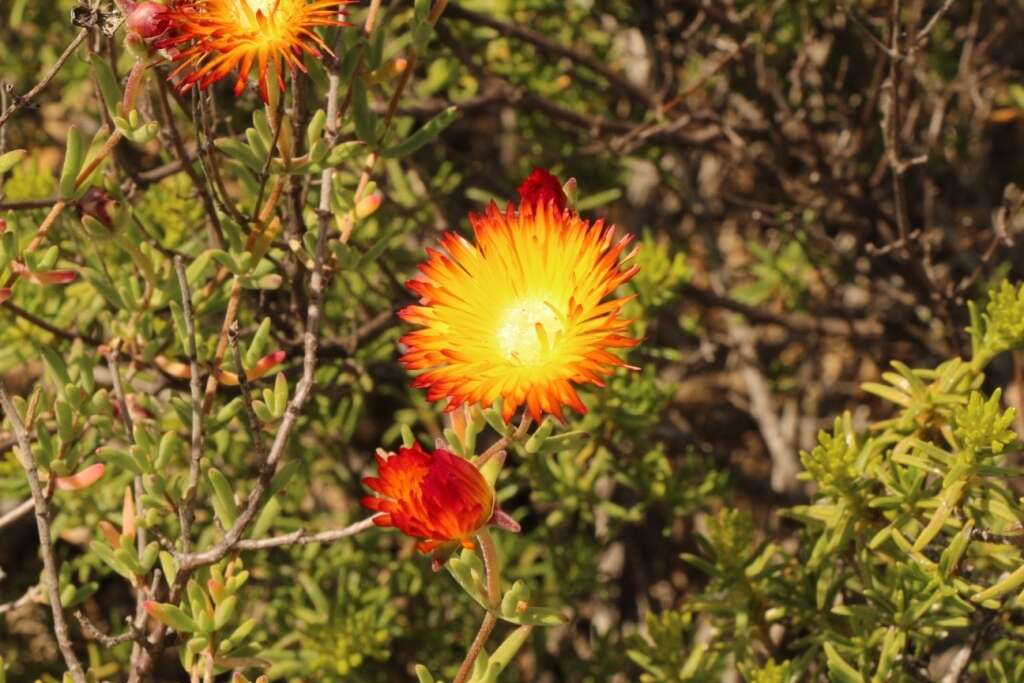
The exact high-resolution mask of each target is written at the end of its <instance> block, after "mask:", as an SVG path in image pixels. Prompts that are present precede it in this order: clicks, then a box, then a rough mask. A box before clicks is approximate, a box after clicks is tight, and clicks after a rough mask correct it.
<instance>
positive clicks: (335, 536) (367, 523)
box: [235, 515, 376, 550]
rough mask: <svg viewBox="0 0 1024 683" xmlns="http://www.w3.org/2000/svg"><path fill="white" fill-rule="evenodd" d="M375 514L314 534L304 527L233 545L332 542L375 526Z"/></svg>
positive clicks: (263, 546)
mask: <svg viewBox="0 0 1024 683" xmlns="http://www.w3.org/2000/svg"><path fill="white" fill-rule="evenodd" d="M374 517H376V515H373V516H371V517H367V518H366V519H363V520H360V521H358V522H356V523H355V524H349V525H348V526H347V527H343V528H341V529H331V530H329V531H320V532H318V533H315V534H311V533H309V532H308V531H306V530H305V529H299V530H298V531H293V532H291V533H288V534H284V535H281V536H271V537H270V538H259V539H251V540H244V541H239V542H238V543H237V544H236V545H235V550H266V549H267V548H280V547H281V546H288V545H310V544H313V543H333V542H334V541H339V540H341V539H343V538H349V537H351V536H355V535H356V534H359V533H362V532H363V531H366V530H367V529H370V528H372V527H374V526H376V525H375V524H374V523H373V518H374Z"/></svg>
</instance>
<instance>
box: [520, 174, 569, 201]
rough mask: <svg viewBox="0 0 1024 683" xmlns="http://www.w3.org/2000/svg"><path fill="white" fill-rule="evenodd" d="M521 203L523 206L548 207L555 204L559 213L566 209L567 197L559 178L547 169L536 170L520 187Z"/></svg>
mask: <svg viewBox="0 0 1024 683" xmlns="http://www.w3.org/2000/svg"><path fill="white" fill-rule="evenodd" d="M519 201H520V203H521V204H522V205H534V206H536V205H537V204H540V205H542V206H546V205H547V204H548V203H549V202H554V203H555V206H557V207H558V210H559V211H562V210H564V209H565V204H566V197H565V192H563V191H562V184H561V183H560V182H558V178H556V177H555V176H553V175H551V174H550V173H549V172H548V171H547V169H543V168H535V169H533V173H531V174H530V175H529V176H528V177H527V178H526V180H524V181H523V184H522V185H520V186H519Z"/></svg>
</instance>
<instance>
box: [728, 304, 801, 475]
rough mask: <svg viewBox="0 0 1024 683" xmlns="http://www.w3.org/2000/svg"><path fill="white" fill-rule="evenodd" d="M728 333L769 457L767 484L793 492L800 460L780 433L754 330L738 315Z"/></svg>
mask: <svg viewBox="0 0 1024 683" xmlns="http://www.w3.org/2000/svg"><path fill="white" fill-rule="evenodd" d="M729 336H730V337H731V338H732V341H733V343H734V344H736V347H737V349H736V350H737V352H738V355H739V362H740V374H741V376H742V377H743V381H744V384H746V387H747V396H748V397H749V399H750V408H749V411H750V414H751V415H752V416H753V418H754V419H755V420H756V421H757V425H758V428H759V430H760V432H761V437H762V438H763V439H764V443H765V446H767V447H768V453H769V454H770V455H771V459H772V476H771V487H772V490H773V491H775V492H777V493H793V492H795V491H798V490H799V489H800V486H799V483H798V482H797V478H796V475H797V474H798V473H799V472H800V463H799V461H798V460H797V457H796V451H795V449H794V447H793V445H792V444H791V443H790V442H789V440H788V439H786V437H785V436H783V433H782V424H781V422H780V420H779V416H778V413H776V411H775V405H774V403H775V402H774V400H773V399H772V393H771V390H770V389H769V388H768V383H767V382H766V381H765V378H764V375H762V374H761V371H760V369H759V368H758V361H757V353H756V350H755V348H754V332H753V330H751V329H750V327H749V326H748V325H747V324H746V323H743V322H742V320H741V319H740V318H738V317H736V318H734V319H733V320H732V322H731V324H730V325H729Z"/></svg>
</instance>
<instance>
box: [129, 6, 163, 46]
mask: <svg viewBox="0 0 1024 683" xmlns="http://www.w3.org/2000/svg"><path fill="white" fill-rule="evenodd" d="M167 12H168V10H167V7H165V6H164V5H161V4H160V3H158V2H149V1H148V0H147V1H146V2H135V3H130V4H129V5H128V9H127V12H126V14H125V18H124V23H125V25H126V26H127V27H128V32H129V34H134V35H135V36H137V37H139V38H143V39H149V38H156V37H157V36H159V35H161V34H162V33H163V32H164V31H166V30H167V25H168V23H169V19H168V17H167Z"/></svg>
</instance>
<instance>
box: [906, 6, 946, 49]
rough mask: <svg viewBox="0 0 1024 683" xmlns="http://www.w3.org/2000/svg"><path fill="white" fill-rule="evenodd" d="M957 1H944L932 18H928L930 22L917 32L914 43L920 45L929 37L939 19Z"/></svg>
mask: <svg viewBox="0 0 1024 683" xmlns="http://www.w3.org/2000/svg"><path fill="white" fill-rule="evenodd" d="M955 1H956V0H946V2H944V3H942V7H940V8H939V10H938V11H937V12H936V13H935V14H933V15H932V18H931V19H929V20H928V23H927V24H925V25H924V28H922V29H921V30H920V31H918V32H917V37H915V38H914V43H916V44H917V45H920V44H921V43H923V42H924V41H925V40H926V39H927V38H928V35H929V34H930V33H931V32H932V30H933V29H934V28H935V26H936V25H938V23H939V20H940V19H942V17H944V16H945V15H946V12H948V11H949V9H950V8H951V7H952V6H953V3H954V2H955Z"/></svg>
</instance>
